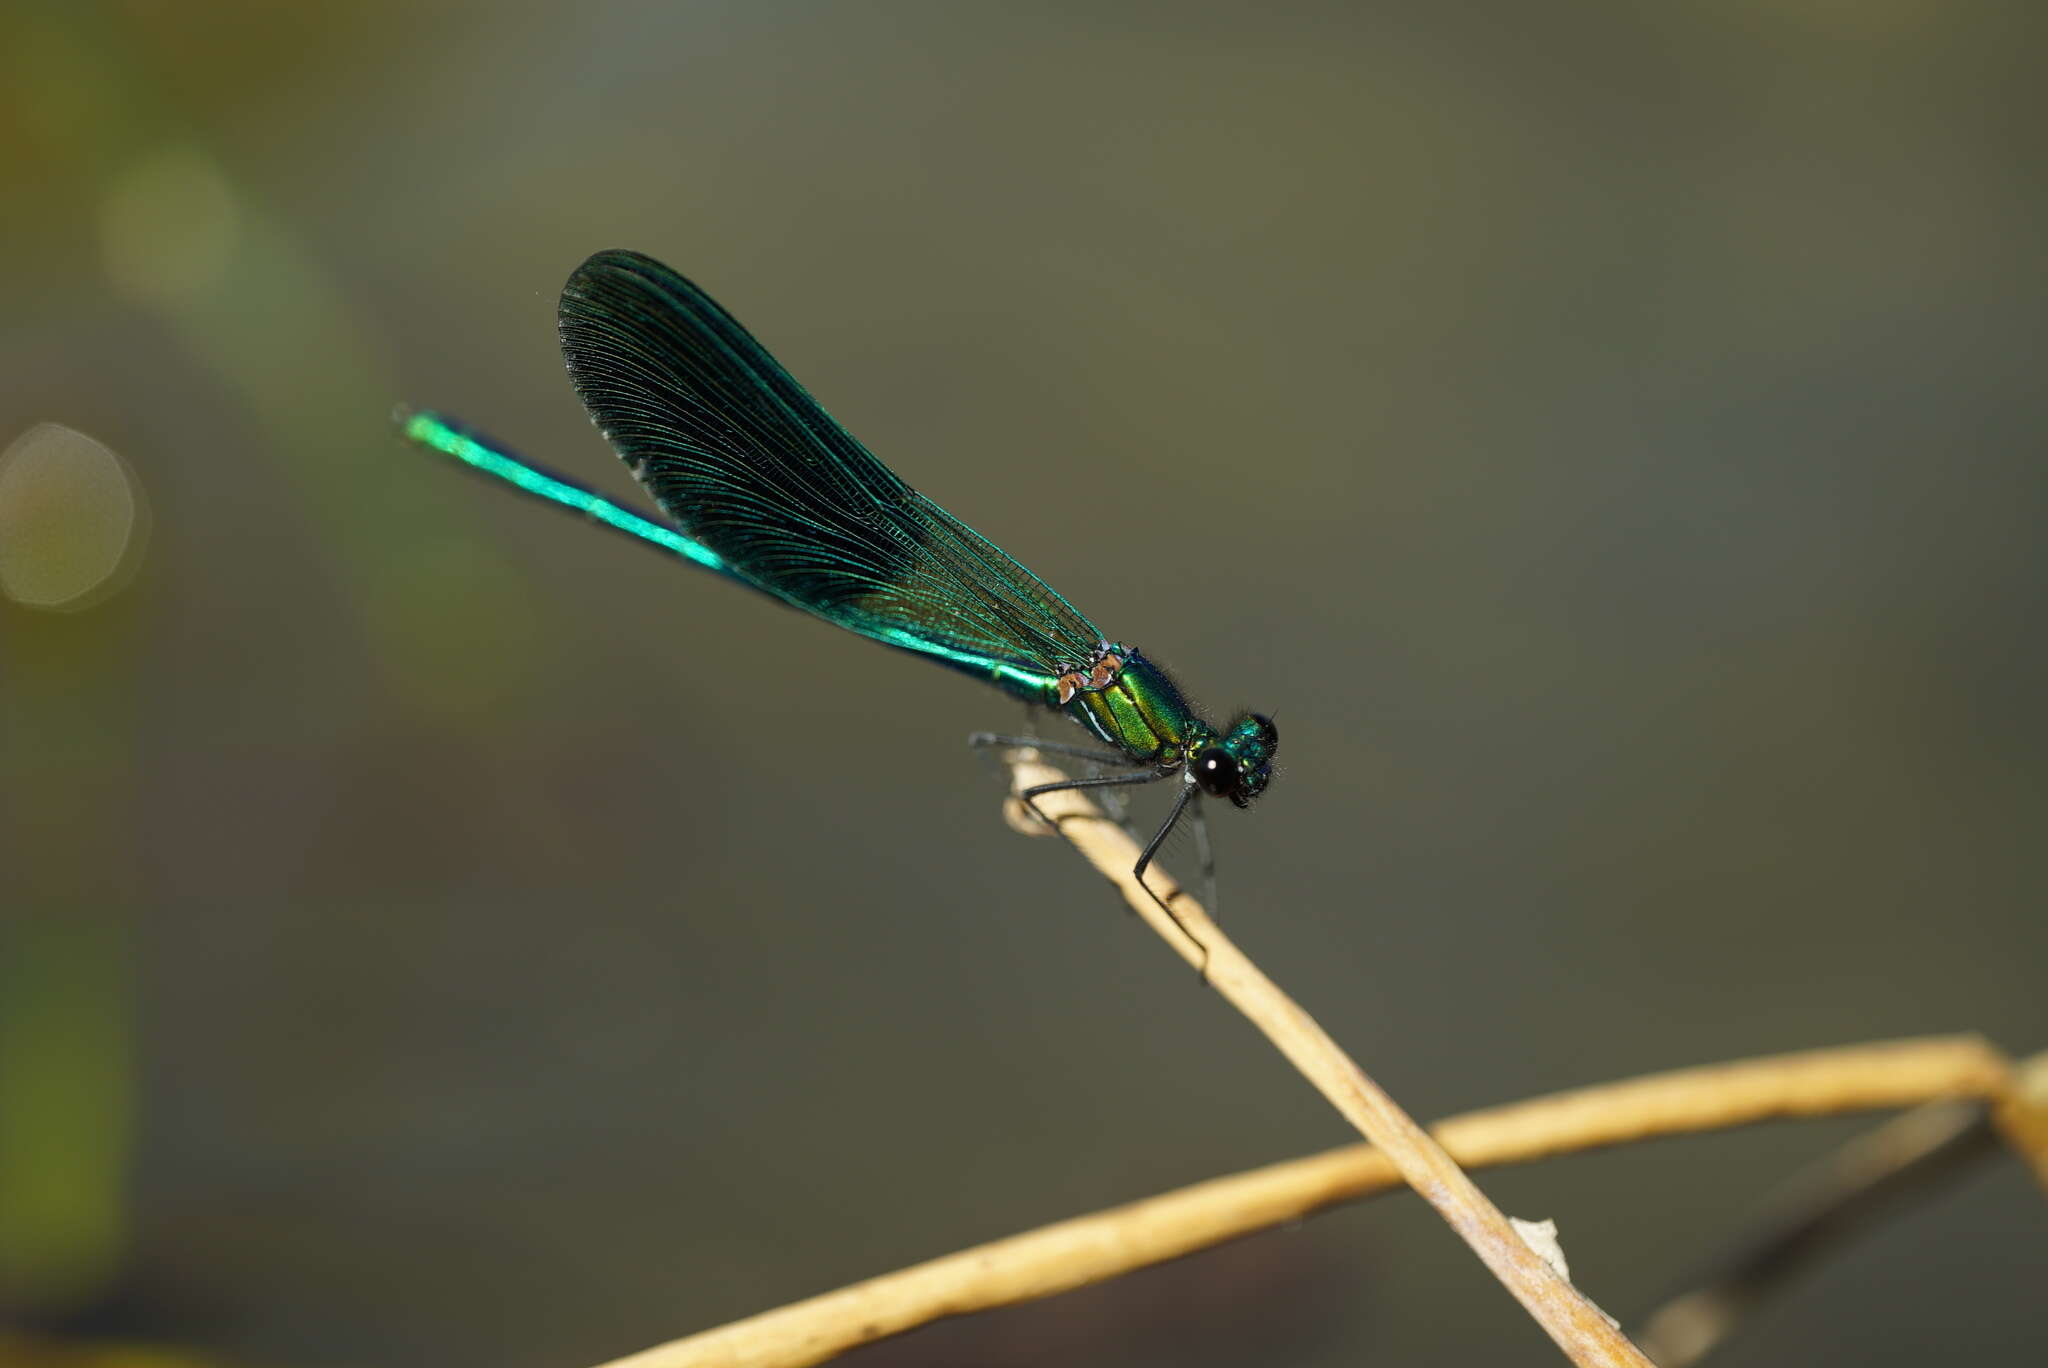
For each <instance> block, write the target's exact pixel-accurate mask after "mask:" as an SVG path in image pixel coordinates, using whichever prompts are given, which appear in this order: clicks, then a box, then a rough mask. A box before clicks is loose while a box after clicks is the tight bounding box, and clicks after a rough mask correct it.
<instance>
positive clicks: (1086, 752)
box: [967, 732, 1140, 769]
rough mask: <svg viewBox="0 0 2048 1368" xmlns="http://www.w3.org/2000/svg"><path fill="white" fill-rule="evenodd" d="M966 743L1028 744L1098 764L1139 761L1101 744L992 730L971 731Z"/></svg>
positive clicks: (1124, 765) (1127, 765) (1126, 764)
mask: <svg viewBox="0 0 2048 1368" xmlns="http://www.w3.org/2000/svg"><path fill="white" fill-rule="evenodd" d="M967 744H968V745H970V746H973V747H974V748H975V749H976V750H980V749H981V748H983V747H985V746H1029V747H1030V748H1031V749H1033V750H1042V751H1045V752H1047V753H1048V754H1051V755H1072V756H1077V757H1079V758H1080V759H1083V760H1093V761H1094V762H1095V763H1097V764H1098V765H1118V766H1121V767H1122V768H1124V769H1130V768H1132V767H1133V766H1135V765H1137V764H1139V763H1140V762H1138V761H1136V760H1133V759H1131V757H1130V756H1128V755H1125V754H1124V753H1123V752H1122V751H1113V750H1104V749H1103V748H1102V747H1101V746H1070V745H1067V744H1066V743H1064V742H1060V741H1041V740H1039V739H1038V738H1037V737H1035V736H998V735H996V733H994V732H972V733H970V734H969V735H968V737H967Z"/></svg>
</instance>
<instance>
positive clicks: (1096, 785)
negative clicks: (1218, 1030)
mask: <svg viewBox="0 0 2048 1368" xmlns="http://www.w3.org/2000/svg"><path fill="white" fill-rule="evenodd" d="M1173 773H1175V771H1173V770H1165V771H1160V770H1154V769H1148V770H1146V771H1144V772H1143V773H1142V774H1106V775H1103V776H1101V777H1100V778H1095V779H1065V780H1062V781H1060V782H1059V783H1057V784H1034V785H1033V786H1032V787H1030V788H1028V789H1025V790H1024V791H1023V792H1022V793H1020V794H1018V795H1017V796H1018V797H1019V798H1020V799H1022V800H1023V803H1024V806H1026V807H1028V808H1030V809H1031V811H1032V813H1033V815H1035V816H1036V817H1037V818H1038V820H1039V821H1041V822H1044V823H1045V824H1046V825H1047V826H1049V827H1051V828H1052V829H1053V830H1054V831H1060V830H1061V827H1060V824H1059V823H1058V822H1056V821H1054V820H1053V819H1052V818H1050V817H1048V816H1046V815H1045V810H1044V809H1043V808H1041V807H1039V806H1038V801H1037V800H1038V798H1039V797H1040V795H1042V794H1047V793H1058V792H1059V791H1061V790H1062V789H1104V788H1114V787H1119V786H1124V785H1129V784H1156V783H1158V782H1159V781H1160V780H1161V779H1164V778H1167V777H1168V776H1169V775H1171V774H1173ZM1192 790H1193V786H1192V785H1190V786H1189V787H1188V788H1187V789H1184V790H1182V792H1181V796H1180V800H1179V801H1178V802H1176V803H1175V804H1174V805H1173V814H1172V815H1171V816H1169V817H1168V818H1167V819H1166V825H1165V826H1163V827H1161V828H1160V829H1159V834H1158V835H1157V836H1154V837H1153V838H1152V844H1151V845H1150V846H1148V847H1146V849H1145V853H1144V854H1143V855H1141V856H1139V857H1138V863H1137V865H1136V866H1135V867H1134V868H1133V869H1132V870H1131V875H1132V877H1133V878H1135V879H1136V880H1137V881H1138V887H1140V888H1142V889H1144V890H1145V892H1146V893H1148V894H1150V895H1151V898H1152V901H1153V902H1155V903H1158V904H1159V910H1160V911H1161V912H1164V913H1165V914H1166V919H1167V920H1168V921H1170V922H1172V923H1173V924H1174V927H1175V929H1177V930H1178V931H1179V932H1180V933H1181V934H1182V935H1183V936H1186V937H1187V938H1188V943H1189V944H1191V945H1193V946H1194V947H1195V949H1197V950H1199V951H1201V952H1202V963H1201V966H1200V969H1199V972H1200V973H1201V974H1202V976H1203V978H1204V979H1206V978H1207V977H1208V974H1209V947H1208V946H1206V945H1204V944H1202V938H1201V937H1200V936H1197V935H1196V934H1195V933H1194V932H1192V931H1190V930H1188V927H1187V923H1186V922H1184V921H1182V920H1181V919H1180V914H1179V913H1178V912H1175V911H1174V910H1173V909H1172V908H1171V907H1169V906H1168V905H1167V902H1166V899H1164V898H1162V897H1160V896H1159V895H1158V894H1157V893H1154V892H1153V891H1152V885H1150V884H1148V883H1146V882H1145V866H1146V865H1148V864H1150V863H1151V862H1152V855H1153V852H1154V851H1156V850H1158V849H1159V843H1160V842H1161V841H1163V840H1165V839H1166V833H1167V832H1169V831H1171V830H1172V829H1173V824H1174V822H1175V821H1176V820H1177V819H1178V818H1179V817H1180V810H1181V809H1182V808H1184V807H1186V806H1187V802H1188V793H1189V792H1192Z"/></svg>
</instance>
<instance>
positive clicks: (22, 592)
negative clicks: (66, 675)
mask: <svg viewBox="0 0 2048 1368" xmlns="http://www.w3.org/2000/svg"><path fill="white" fill-rule="evenodd" d="M147 526H148V517H147V512H146V509H145V506H144V504H143V500H142V490H141V488H140V486H139V485H137V483H136V481H135V477H134V475H133V474H132V473H131V472H130V471H129V469H128V467H127V465H126V464H125V463H124V462H123V461H122V460H121V458H120V457H119V456H116V455H115V454H114V453H113V452H112V451H110V450H108V449H107V448H106V447H105V446H104V445H102V444H101V443H99V442H96V441H94V440H93V439H92V438H90V437H88V436H86V435H85V434H84V433H82V432H76V431H73V430H72V429H71V428H68V427H65V426H63V425H62V424H61V423H38V424H36V425H35V426H34V427H32V428H30V429H29V430H28V431H27V432H24V433H23V434H22V435H21V436H19V437H17V438H15V439H14V441H13V442H11V443H10V444H9V445H8V447H7V449H6V450H5V451H0V595H5V596H6V597H7V598H10V599H12V600H13V601H14V602H16V603H19V604H22V605H24V606H26V607H30V608H47V609H55V610H60V611H75V610H77V609H80V608H86V607H90V606H91V605H92V604H94V603H98V602H99V601H100V600H102V599H104V598H106V597H107V595H109V594H111V593H113V592H114V591H115V590H117V589H119V588H120V587H121V586H122V585H123V584H125V583H127V581H128V578H129V576H130V575H131V574H132V573H133V571H134V568H135V566H136V565H137V564H138V563H139V562H140V560H141V552H142V545H143V542H144V540H145V535H144V534H145V532H146V529H147Z"/></svg>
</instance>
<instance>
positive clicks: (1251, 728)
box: [1188, 713, 1280, 807]
mask: <svg viewBox="0 0 2048 1368" xmlns="http://www.w3.org/2000/svg"><path fill="white" fill-rule="evenodd" d="M1278 749H1280V730H1279V728H1277V727H1275V726H1274V725H1273V719H1272V718H1270V717H1263V716H1261V715H1260V714H1258V713H1246V714H1245V715H1244V716H1242V717H1240V718H1238V719H1237V721H1235V722H1233V723H1231V724H1230V730H1229V731H1228V732H1226V733H1224V735H1223V738H1222V739H1221V740H1220V741H1219V742H1217V743H1216V744H1215V745H1212V746H1204V747H1202V749H1200V750H1198V751H1196V752H1195V754H1194V758H1192V759H1191V760H1189V761H1188V772H1189V773H1190V774H1192V775H1193V776H1194V780H1195V783H1197V784H1199V785H1200V786H1201V789H1202V792H1204V793H1208V794H1213V795H1215V796H1216V797H1218V798H1228V799H1229V800H1230V801H1231V802H1233V803H1235V804H1237V805H1238V806H1239V807H1250V806H1251V805H1252V799H1254V798H1256V797H1258V796H1259V795H1260V794H1261V793H1263V792H1265V791H1266V781H1267V780H1269V779H1271V778H1272V777H1273V752H1274V751H1276V750H1278Z"/></svg>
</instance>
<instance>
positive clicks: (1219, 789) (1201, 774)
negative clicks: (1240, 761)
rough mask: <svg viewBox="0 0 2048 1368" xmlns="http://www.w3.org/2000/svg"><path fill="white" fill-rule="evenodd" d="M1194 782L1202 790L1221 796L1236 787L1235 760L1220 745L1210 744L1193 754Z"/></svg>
mask: <svg viewBox="0 0 2048 1368" xmlns="http://www.w3.org/2000/svg"><path fill="white" fill-rule="evenodd" d="M1194 772H1195V782H1196V783H1197V784H1200V785H1201V786H1202V792H1204V793H1211V794H1214V795H1215V796H1216V797H1218V798H1221V797H1223V796H1224V795H1226V794H1228V793H1232V792H1234V791H1235V790H1236V788H1237V761H1236V760H1234V759H1232V758H1231V755H1230V752H1229V751H1227V750H1225V749H1223V747H1221V746H1210V747H1208V748H1207V749H1206V750H1203V751H1202V752H1200V753H1199V754H1197V755H1196V756H1195V760H1194Z"/></svg>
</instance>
